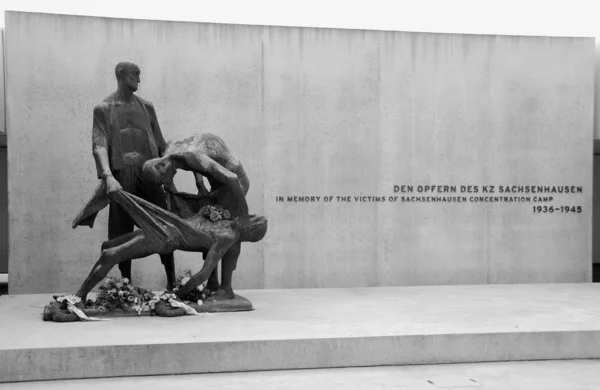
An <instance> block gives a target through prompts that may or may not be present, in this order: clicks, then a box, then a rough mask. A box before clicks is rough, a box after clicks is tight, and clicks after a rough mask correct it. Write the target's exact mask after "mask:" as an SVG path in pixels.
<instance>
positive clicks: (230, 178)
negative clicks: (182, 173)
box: [175, 153, 248, 219]
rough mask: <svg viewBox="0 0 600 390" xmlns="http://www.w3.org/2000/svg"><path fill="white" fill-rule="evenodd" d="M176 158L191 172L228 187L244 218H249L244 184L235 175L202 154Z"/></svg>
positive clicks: (182, 155)
mask: <svg viewBox="0 0 600 390" xmlns="http://www.w3.org/2000/svg"><path fill="white" fill-rule="evenodd" d="M175 158H178V159H179V160H180V162H181V163H182V165H187V168H189V170H191V171H193V172H198V173H200V174H202V175H207V176H211V177H212V178H214V179H215V180H218V181H220V182H221V183H223V184H225V185H227V186H228V187H229V188H230V189H231V190H232V191H233V193H234V195H235V197H236V198H237V201H238V204H239V206H240V208H241V211H242V218H243V219H247V218H248V203H247V202H246V195H245V194H244V189H243V187H242V184H241V183H240V181H239V179H238V177H237V175H236V174H235V173H233V172H231V171H230V170H228V169H226V168H225V167H223V166H222V165H221V164H219V163H217V162H216V161H215V160H213V159H212V158H210V157H208V156H207V155H205V154H201V153H182V154H181V155H179V156H178V157H175ZM184 169H185V168H184Z"/></svg>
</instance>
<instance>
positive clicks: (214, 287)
mask: <svg viewBox="0 0 600 390" xmlns="http://www.w3.org/2000/svg"><path fill="white" fill-rule="evenodd" d="M206 288H207V289H209V290H210V291H217V290H218V289H219V281H218V280H217V281H215V280H211V279H210V278H209V279H208V283H207V284H206Z"/></svg>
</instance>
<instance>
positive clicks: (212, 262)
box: [177, 240, 233, 298]
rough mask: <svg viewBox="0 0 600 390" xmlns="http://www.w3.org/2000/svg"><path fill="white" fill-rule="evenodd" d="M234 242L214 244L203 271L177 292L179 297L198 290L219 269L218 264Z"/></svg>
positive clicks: (223, 241)
mask: <svg viewBox="0 0 600 390" xmlns="http://www.w3.org/2000/svg"><path fill="white" fill-rule="evenodd" d="M232 243H233V242H231V241H229V240H221V241H217V243H215V244H213V246H211V247H210V249H209V250H208V254H207V256H206V260H205V261H204V265H203V266H202V269H201V270H200V271H199V272H198V273H197V274H195V275H193V276H192V277H191V278H190V280H189V281H188V282H187V283H186V284H185V285H183V287H181V288H180V289H179V291H178V292H177V295H178V296H179V297H180V298H182V297H185V296H186V295H188V294H189V293H190V292H191V291H192V290H193V289H195V288H197V287H198V286H199V285H201V284H202V283H204V282H205V281H206V280H207V279H208V277H209V276H210V274H211V273H212V272H213V270H214V269H215V268H216V267H217V263H218V262H219V260H220V259H221V257H222V256H223V255H224V254H225V252H226V251H227V250H228V249H229V247H230V246H231V244H232Z"/></svg>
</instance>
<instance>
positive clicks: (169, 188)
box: [163, 182, 177, 192]
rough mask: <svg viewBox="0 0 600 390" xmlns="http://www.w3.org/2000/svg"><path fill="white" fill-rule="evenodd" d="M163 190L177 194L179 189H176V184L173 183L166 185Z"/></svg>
mask: <svg viewBox="0 0 600 390" xmlns="http://www.w3.org/2000/svg"><path fill="white" fill-rule="evenodd" d="M163 188H164V189H165V191H167V192H177V188H175V184H173V182H169V183H166V184H165V185H164V186H163Z"/></svg>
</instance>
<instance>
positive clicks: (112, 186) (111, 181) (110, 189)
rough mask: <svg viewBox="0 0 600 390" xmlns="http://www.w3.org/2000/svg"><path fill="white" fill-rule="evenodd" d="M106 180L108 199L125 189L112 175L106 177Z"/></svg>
mask: <svg viewBox="0 0 600 390" xmlns="http://www.w3.org/2000/svg"><path fill="white" fill-rule="evenodd" d="M104 180H105V183H106V195H108V197H109V198H111V199H112V197H113V194H115V193H116V192H117V191H120V190H122V189H123V187H121V184H120V183H119V182H118V181H117V179H115V178H114V176H112V175H109V176H106V177H105V178H104Z"/></svg>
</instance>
